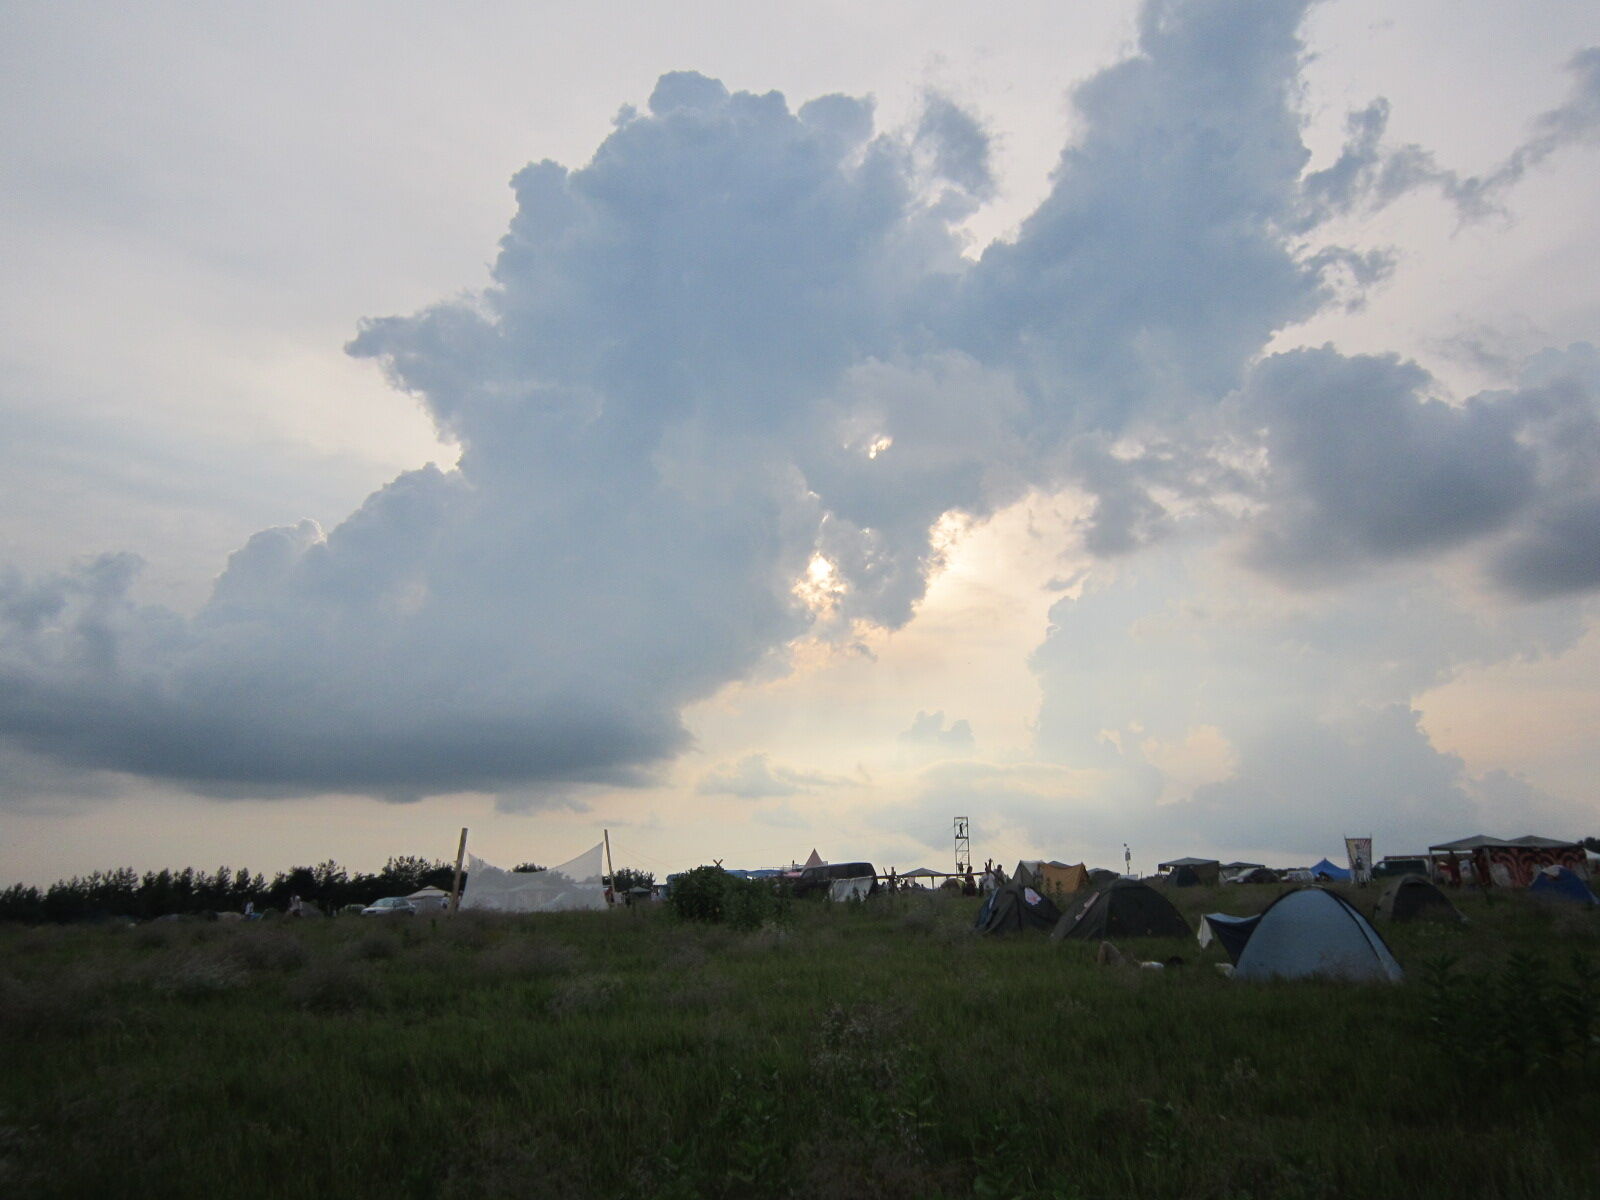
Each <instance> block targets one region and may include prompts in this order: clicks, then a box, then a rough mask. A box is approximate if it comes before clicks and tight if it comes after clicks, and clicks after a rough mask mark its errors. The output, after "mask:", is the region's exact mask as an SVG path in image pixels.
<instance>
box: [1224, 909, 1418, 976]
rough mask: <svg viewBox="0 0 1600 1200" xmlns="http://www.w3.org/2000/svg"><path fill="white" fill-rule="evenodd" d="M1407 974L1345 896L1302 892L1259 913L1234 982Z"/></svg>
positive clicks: (1240, 957)
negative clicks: (1243, 980) (1259, 915)
mask: <svg viewBox="0 0 1600 1200" xmlns="http://www.w3.org/2000/svg"><path fill="white" fill-rule="evenodd" d="M1404 974H1405V972H1403V971H1402V970H1401V969H1400V964H1399V963H1398V962H1396V961H1395V957H1394V955H1393V954H1392V953H1391V952H1390V950H1389V947H1388V945H1387V944H1386V943H1385V942H1384V940H1383V938H1382V937H1381V936H1380V935H1379V933H1378V931H1377V930H1376V929H1374V928H1373V927H1372V923H1371V922H1370V921H1368V920H1367V919H1366V918H1365V917H1363V916H1362V915H1361V914H1360V913H1359V912H1357V911H1356V910H1355V908H1354V907H1353V906H1352V905H1351V904H1350V902H1349V901H1348V900H1346V899H1345V898H1344V897H1343V896H1339V895H1336V894H1335V893H1333V892H1330V891H1326V890H1325V889H1323V888H1315V887H1311V888H1298V889H1296V890H1295V891H1292V892H1285V893H1284V894H1283V895H1282V896H1279V897H1278V898H1277V899H1276V900H1274V901H1273V902H1272V903H1271V904H1269V905H1268V906H1267V908H1266V911H1265V912H1263V913H1262V914H1261V919H1260V920H1259V921H1258V922H1257V923H1256V927H1255V929H1254V930H1253V931H1252V932H1251V933H1250V936H1249V940H1248V941H1247V942H1246V943H1245V945H1244V949H1242V950H1241V951H1240V952H1239V959H1238V964H1237V965H1236V966H1235V967H1234V970H1233V977H1234V978H1235V979H1309V978H1314V977H1321V978H1328V979H1345V980H1352V981H1368V980H1370V981H1374V982H1379V981H1385V980H1386V981H1388V982H1390V983H1398V982H1399V981H1400V980H1401V979H1402V978H1403V977H1404Z"/></svg>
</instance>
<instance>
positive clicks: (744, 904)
mask: <svg viewBox="0 0 1600 1200" xmlns="http://www.w3.org/2000/svg"><path fill="white" fill-rule="evenodd" d="M671 900H672V907H673V909H674V911H676V912H677V914H678V915H679V916H680V917H682V918H684V919H685V920H688V921H708V922H710V923H712V924H723V923H726V924H728V925H731V926H732V927H733V928H735V929H759V928H761V926H762V924H763V923H765V922H766V921H768V920H773V919H776V918H777V917H778V916H779V915H780V914H779V907H778V897H777V893H775V892H774V891H773V889H772V886H771V885H770V884H768V883H764V882H762V881H761V880H758V879H740V878H739V877H738V876H736V875H730V874H728V872H726V871H724V870H723V869H722V868H721V867H696V868H695V869H694V870H692V871H689V872H688V873H686V874H684V875H681V876H679V877H678V878H677V879H676V880H674V881H673V884H672V896H671Z"/></svg>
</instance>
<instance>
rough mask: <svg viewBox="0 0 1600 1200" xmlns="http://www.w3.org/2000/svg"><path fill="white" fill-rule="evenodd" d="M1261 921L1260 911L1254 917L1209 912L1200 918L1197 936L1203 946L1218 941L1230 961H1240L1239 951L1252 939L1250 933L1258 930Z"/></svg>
mask: <svg viewBox="0 0 1600 1200" xmlns="http://www.w3.org/2000/svg"><path fill="white" fill-rule="evenodd" d="M1260 923H1261V914H1260V913H1257V914H1256V915H1255V916H1253V917H1235V916H1231V915H1230V914H1228V913H1207V914H1206V915H1205V916H1203V917H1201V918H1200V931H1199V932H1198V933H1197V934H1196V935H1195V937H1196V940H1198V941H1199V943H1200V945H1201V946H1202V947H1205V946H1209V945H1210V944H1211V943H1212V942H1216V943H1217V945H1219V946H1221V947H1222V948H1223V950H1224V951H1226V952H1227V955H1228V961H1229V962H1234V963H1236V962H1238V961H1239V952H1240V951H1241V950H1243V949H1244V947H1245V943H1246V942H1248V941H1249V940H1250V935H1251V934H1252V933H1254V932H1255V931H1256V926H1257V925H1259V924H1260Z"/></svg>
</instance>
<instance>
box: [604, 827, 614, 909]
mask: <svg viewBox="0 0 1600 1200" xmlns="http://www.w3.org/2000/svg"><path fill="white" fill-rule="evenodd" d="M600 836H601V837H603V838H605V842H606V876H607V877H608V878H609V879H610V880H611V903H613V904H615V903H616V902H617V873H616V872H615V871H613V870H612V869H611V831H610V830H609V829H602V830H601V831H600Z"/></svg>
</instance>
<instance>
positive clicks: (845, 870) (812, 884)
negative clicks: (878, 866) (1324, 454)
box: [794, 862, 878, 898]
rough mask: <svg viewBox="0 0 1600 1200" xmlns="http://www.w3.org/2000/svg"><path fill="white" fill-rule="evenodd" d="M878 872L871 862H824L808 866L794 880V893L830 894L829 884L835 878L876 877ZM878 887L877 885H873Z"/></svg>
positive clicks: (797, 894)
mask: <svg viewBox="0 0 1600 1200" xmlns="http://www.w3.org/2000/svg"><path fill="white" fill-rule="evenodd" d="M877 874H878V872H877V871H876V870H874V869H873V866H872V864H871V863H869V862H853V863H824V864H823V865H822V866H820V867H807V868H806V869H805V870H803V871H801V872H800V878H799V879H796V880H795V881H794V895H795V897H796V898H799V897H801V896H813V895H822V896H826V895H827V894H828V885H829V884H831V883H832V882H833V881H834V880H835V879H859V878H860V877H861V876H863V875H872V876H874V877H876V876H877ZM873 887H874V889H876V887H877V885H876V884H874V885H873Z"/></svg>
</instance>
